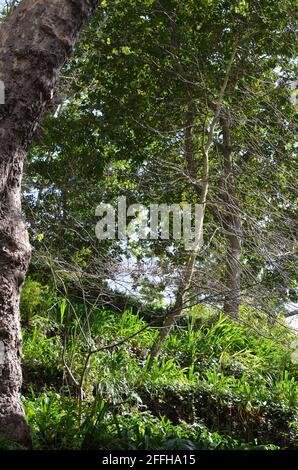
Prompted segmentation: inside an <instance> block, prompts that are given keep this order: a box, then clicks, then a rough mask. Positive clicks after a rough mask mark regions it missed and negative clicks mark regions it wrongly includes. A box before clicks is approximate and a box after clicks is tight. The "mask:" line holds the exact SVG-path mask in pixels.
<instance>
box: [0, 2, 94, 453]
mask: <svg viewBox="0 0 298 470" xmlns="http://www.w3.org/2000/svg"><path fill="white" fill-rule="evenodd" d="M98 4H99V0H51V1H48V0H23V1H22V2H21V3H20V4H19V6H18V7H17V8H15V9H14V10H13V12H12V13H11V15H10V16H9V17H8V18H7V19H6V21H5V23H4V24H2V25H1V29H0V80H1V81H2V82H3V83H4V85H5V104H4V105H0V345H1V351H2V353H1V354H2V359H1V361H0V434H2V435H4V437H5V438H7V439H9V440H12V441H16V442H19V443H21V444H24V445H30V436H29V432H28V427H27V424H26V421H25V417H24V412H23V409H22V406H21V403H20V397H19V394H20V387H21V379H22V376H21V366H20V355H21V332H20V320H19V298H20V292H21V287H22V284H23V281H24V278H25V274H26V271H27V268H28V265H29V262H30V253H31V249H30V243H29V239H28V234H27V230H26V226H25V223H24V221H23V218H22V213H21V179H22V172H23V162H24V159H25V156H26V153H27V151H28V149H29V147H30V144H31V141H32V138H33V135H34V131H35V129H36V127H37V125H38V123H39V122H40V120H41V118H42V115H43V113H44V111H45V110H46V109H47V105H48V104H49V102H50V100H51V98H52V96H53V90H54V87H55V83H56V80H57V77H58V75H59V71H60V69H61V67H62V66H63V64H64V63H65V60H66V59H67V57H68V56H69V55H70V53H71V51H72V49H73V46H74V44H75V41H76V39H77V36H78V33H79V31H80V29H81V28H82V26H83V24H84V23H85V21H86V20H87V19H88V18H89V17H90V15H91V14H92V12H93V10H94V9H95V7H96V6H97V5H98Z"/></svg>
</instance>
